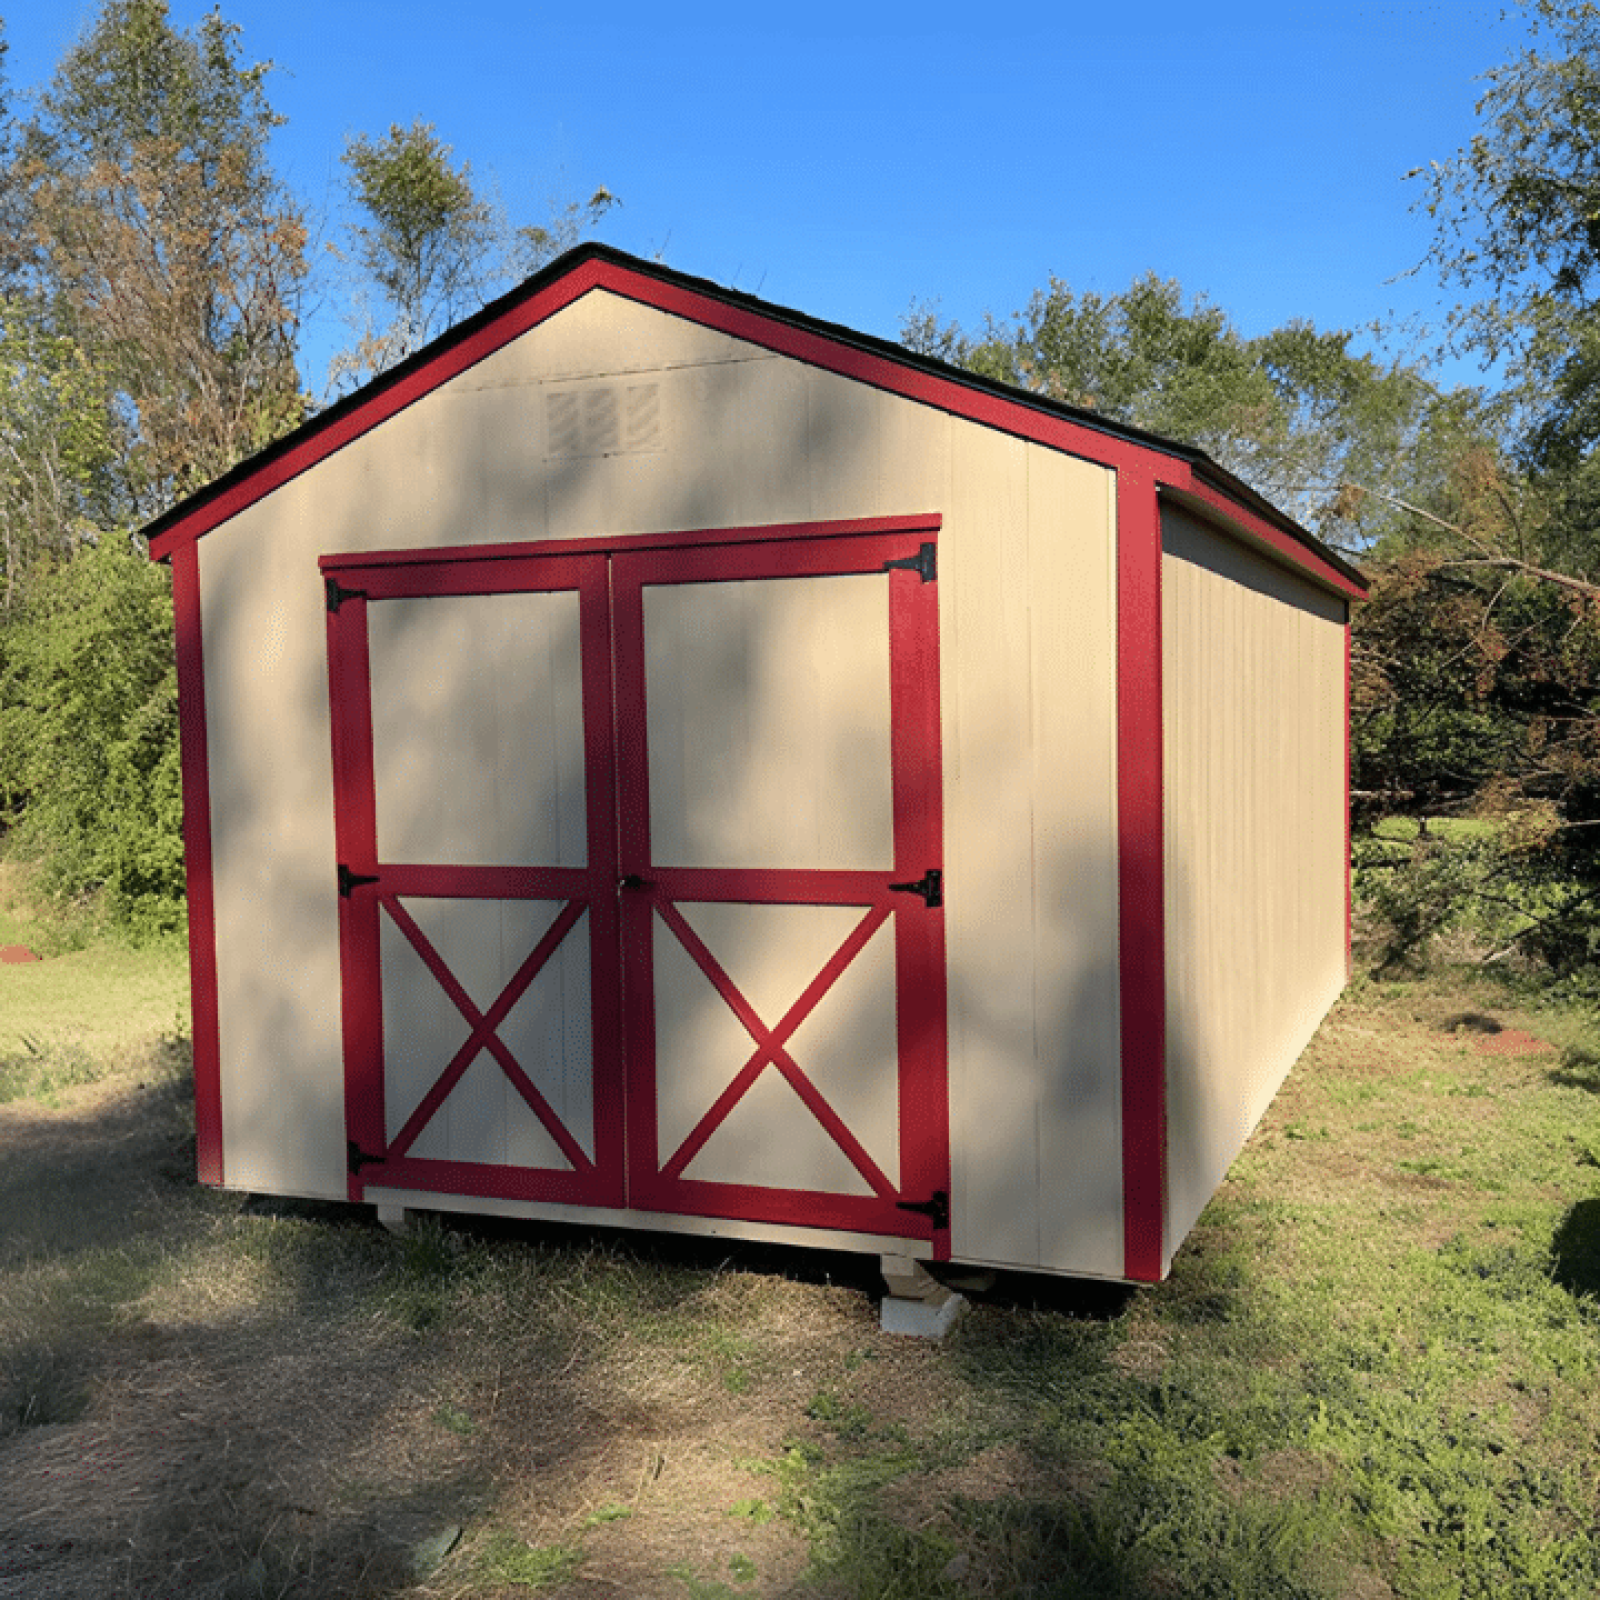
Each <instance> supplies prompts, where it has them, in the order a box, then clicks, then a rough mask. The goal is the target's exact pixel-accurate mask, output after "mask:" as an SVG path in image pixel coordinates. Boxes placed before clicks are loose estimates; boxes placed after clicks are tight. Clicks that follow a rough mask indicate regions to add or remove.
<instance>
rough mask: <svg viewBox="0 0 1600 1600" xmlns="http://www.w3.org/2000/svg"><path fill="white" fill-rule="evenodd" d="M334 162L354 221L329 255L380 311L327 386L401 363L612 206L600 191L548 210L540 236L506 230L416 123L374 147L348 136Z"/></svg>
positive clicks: (392, 131) (429, 131)
mask: <svg viewBox="0 0 1600 1600" xmlns="http://www.w3.org/2000/svg"><path fill="white" fill-rule="evenodd" d="M341 159H342V161H343V163H344V165H345V168H346V169H347V172H348V178H347V187H348V193H349V198H350V200H351V202H352V203H353V205H354V207H355V209H356V213H357V217H358V219H359V220H357V221H355V222H353V223H352V224H351V225H350V228H349V241H348V245H347V246H346V248H345V250H344V251H342V252H340V251H336V252H335V253H336V254H343V255H345V256H346V257H347V258H348V260H349V261H350V262H351V264H352V265H353V266H354V267H355V268H356V270H357V272H358V274H359V278H360V281H361V289H360V291H358V293H360V294H364V293H365V291H366V289H367V288H368V287H369V286H370V288H371V289H375V290H376V292H377V295H378V298H379V302H380V307H381V310H380V312H379V314H378V315H377V316H373V315H372V314H371V313H370V311H367V312H366V313H365V316H364V320H363V321H361V322H360V323H359V325H358V333H357V338H356V343H355V345H354V346H353V347H352V348H351V349H350V350H348V351H346V352H344V353H343V354H342V355H340V356H339V357H338V358H336V360H335V362H334V366H333V374H332V376H333V378H334V381H335V382H341V381H346V380H356V381H359V380H360V379H362V378H364V377H366V376H368V375H370V374H373V373H377V372H381V371H382V370H383V369H384V368H386V367H389V366H393V365H394V363H395V362H397V361H401V360H404V358H405V357H406V356H408V355H410V354H411V353H412V351H414V350H417V349H420V348H421V347H422V346H423V345H424V344H426V343H427V342H428V341H429V340H430V339H432V338H434V337H435V336H436V335H437V334H439V333H441V332H443V330H444V329H445V328H446V327H448V326H449V325H450V324H451V323H452V322H455V321H457V320H458V319H459V318H460V317H462V316H464V315H466V314H468V313H470V312H472V311H476V310H477V309H478V307H479V306H481V305H483V304H485V303H486V302H487V301H488V300H489V299H490V298H491V296H492V295H493V294H494V293H495V292H496V291H497V290H498V289H499V288H501V287H503V286H504V285H505V284H506V283H507V282H508V281H509V280H510V279H512V278H516V277H520V276H522V275H524V274H525V273H527V272H531V271H532V270H533V269H534V268H535V267H538V266H540V265H542V264H543V263H544V262H545V261H546V260H548V259H549V258H550V257H552V256H554V255H556V254H558V253H559V252H560V251H562V250H565V249H569V248H571V246H573V245H575V244H576V243H577V242H578V241H579V239H580V238H582V237H583V235H584V234H585V233H587V232H590V231H592V230H593V229H594V227H595V226H596V225H597V224H598V223H599V221H600V219H601V218H602V217H603V216H604V215H605V214H606V212H607V211H609V210H610V209H611V208H612V207H613V206H615V205H617V204H618V203H619V202H618V201H617V199H616V197H615V196H614V195H613V194H612V193H611V192H610V191H609V190H608V189H606V188H604V187H601V188H599V189H597V190H596V191H595V193H594V194H593V196H592V197H591V198H590V199H589V200H588V201H587V202H578V201H571V202H568V203H567V204H565V205H553V206H552V208H551V214H550V217H549V219H548V220H547V222H546V223H545V224H544V225H542V226H527V227H521V228H517V229H515V230H513V229H511V228H510V227H509V225H508V223H507V221H506V219H505V216H504V214H503V213H502V211H501V208H500V207H499V205H498V204H497V203H496V202H495V201H494V200H493V199H492V198H490V197H489V196H488V195H486V194H485V193H484V192H482V191H481V190H480V189H479V187H478V186H477V184H476V183H475V181H474V179H473V176H472V168H471V164H470V163H469V162H462V163H461V165H460V166H457V165H456V164H455V160H454V152H453V151H452V149H451V147H450V146H449V145H448V144H446V143H445V142H444V141H443V140H442V139H441V138H440V137H439V135H438V132H437V131H436V129H435V128H434V126H433V124H432V123H431V122H424V121H422V120H421V119H420V118H419V119H418V120H417V121H415V122H413V123H412V124H411V126H410V127H402V126H400V124H398V123H394V124H391V126H390V128H389V131H388V133H387V134H386V135H385V136H384V137H383V138H382V139H373V138H371V137H369V136H368V135H366V134H357V135H354V136H353V137H351V138H350V139H348V140H347V141H346V143H345V148H344V154H343V156H342V157H341Z"/></svg>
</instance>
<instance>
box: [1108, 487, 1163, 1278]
mask: <svg viewBox="0 0 1600 1600" xmlns="http://www.w3.org/2000/svg"><path fill="white" fill-rule="evenodd" d="M1117 569H1118V584H1117V875H1118V889H1119V898H1120V902H1121V904H1120V912H1121V916H1120V927H1119V934H1118V946H1119V955H1120V976H1121V1008H1122V1228H1123V1272H1124V1274H1125V1276H1127V1277H1128V1278H1131V1279H1133V1280H1135V1281H1137V1282H1142V1283H1155V1282H1157V1281H1159V1279H1160V1277H1161V1272H1162V1265H1163V1231H1164V1222H1165V1212H1166V1084H1167V1079H1166V1007H1167V995H1166V891H1165V881H1164V879H1165V865H1164V860H1163V855H1164V850H1165V840H1164V837H1163V835H1164V828H1163V820H1162V794H1161V511H1160V506H1159V504H1158V501H1157V498H1156V486H1155V484H1154V482H1152V480H1151V479H1150V477H1149V476H1148V475H1147V474H1146V473H1141V472H1135V471H1130V470H1128V469H1126V468H1125V469H1124V470H1123V471H1122V472H1121V473H1120V474H1119V475H1118V479H1117Z"/></svg>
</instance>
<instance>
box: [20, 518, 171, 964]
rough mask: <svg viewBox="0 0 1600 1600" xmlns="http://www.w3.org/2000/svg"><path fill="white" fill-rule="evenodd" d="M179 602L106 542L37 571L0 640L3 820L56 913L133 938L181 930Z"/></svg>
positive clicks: (124, 548)
mask: <svg viewBox="0 0 1600 1600" xmlns="http://www.w3.org/2000/svg"><path fill="white" fill-rule="evenodd" d="M178 774H179V766H178V696H177V679H176V674H175V671H174V666H173V650H172V596H171V587H170V579H169V576H168V573H167V571H166V569H165V568H164V567H158V566H154V565H152V564H151V563H150V562H149V561H148V560H146V559H145V557H144V556H143V554H142V553H140V552H139V551H138V550H136V549H135V548H134V547H133V543H132V541H131V540H127V539H118V538H114V537H110V536H107V537H106V538H104V539H102V540H101V542H100V543H98V544H95V545H84V546H81V547H80V548H79V549H78V550H77V551H76V552H75V553H74V554H73V555H71V556H70V557H67V558H65V559H57V560H54V561H52V562H50V563H49V564H48V565H47V566H45V567H44V568H42V569H40V570H39V571H38V572H36V573H35V575H34V578H33V581H32V582H31V583H30V584H29V586H28V592H27V598H26V600H25V601H24V604H23V607H22V609H21V611H20V612H19V613H18V614H16V615H15V616H14V617H13V618H12V619H11V620H10V621H9V623H8V624H7V625H6V626H5V627H4V629H3V631H0V813H3V815H4V819H5V823H6V825H7V827H8V829H9V837H8V840H7V845H8V849H9V850H10V851H12V852H14V853H16V854H18V855H21V856H24V857H28V858H32V859H34V860H36V861H38V863H39V866H40V884H41V887H42V888H43V889H44V890H45V892H46V893H47V894H49V895H50V896H51V897H52V898H53V899H55V900H56V901H57V902H58V903H60V902H69V903H73V904H76V905H81V906H84V907H86V908H88V907H92V908H93V909H94V910H95V912H96V913H97V914H98V915H100V916H103V917H104V919H105V920H106V921H108V922H109V923H111V924H112V925H113V926H115V927H117V928H119V929H121V930H124V931H126V932H128V933H130V934H132V935H134V936H135V937H151V936H156V935H160V934H164V933H169V932H172V931H175V930H176V929H178V928H179V927H181V926H182V923H183V916H184V912H183V888H184V882H183V831H182V829H183V804H182V795H181V791H180V787H179V778H178Z"/></svg>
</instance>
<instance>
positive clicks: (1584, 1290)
mask: <svg viewBox="0 0 1600 1600" xmlns="http://www.w3.org/2000/svg"><path fill="white" fill-rule="evenodd" d="M1550 1271H1551V1276H1552V1277H1554V1279H1555V1280H1556V1282H1557V1283H1559V1284H1560V1285H1561V1287H1562V1288H1563V1289H1565V1290H1566V1291H1567V1292H1568V1293H1569V1294H1574V1295H1588V1296H1589V1297H1590V1298H1591V1299H1596V1300H1600V1200H1580V1201H1578V1203H1577V1204H1576V1205H1574V1206H1572V1207H1571V1208H1569V1210H1568V1211H1567V1214H1566V1215H1565V1216H1564V1217H1563V1218H1562V1219H1561V1222H1560V1224H1559V1225H1558V1226H1557V1228H1556V1231H1555V1234H1554V1236H1553V1237H1552V1238H1551V1240H1550Z"/></svg>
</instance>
